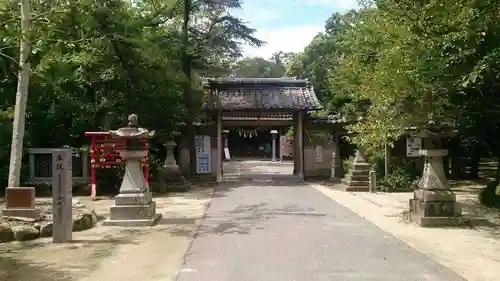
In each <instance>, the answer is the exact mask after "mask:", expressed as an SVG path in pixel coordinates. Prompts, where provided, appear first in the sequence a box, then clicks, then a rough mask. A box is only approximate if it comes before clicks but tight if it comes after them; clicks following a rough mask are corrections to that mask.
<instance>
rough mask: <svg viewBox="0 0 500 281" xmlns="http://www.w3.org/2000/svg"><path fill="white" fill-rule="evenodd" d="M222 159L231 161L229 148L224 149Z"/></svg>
mask: <svg viewBox="0 0 500 281" xmlns="http://www.w3.org/2000/svg"><path fill="white" fill-rule="evenodd" d="M224 159H226V160H231V154H229V148H227V147H224Z"/></svg>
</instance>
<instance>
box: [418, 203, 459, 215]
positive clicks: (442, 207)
mask: <svg viewBox="0 0 500 281" xmlns="http://www.w3.org/2000/svg"><path fill="white" fill-rule="evenodd" d="M409 205H410V212H411V213H415V214H420V215H421V216H423V217H458V216H461V215H462V207H461V206H460V203H458V202H454V201H431V202H424V201H421V200H418V199H410V202H409Z"/></svg>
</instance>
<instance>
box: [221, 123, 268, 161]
mask: <svg viewBox="0 0 500 281" xmlns="http://www.w3.org/2000/svg"><path fill="white" fill-rule="evenodd" d="M272 141H273V139H272V136H271V133H270V129H269V128H252V127H243V128H238V129H231V130H229V134H228V147H229V151H230V152H231V155H232V157H234V158H256V159H262V158H269V159H271V158H272Z"/></svg>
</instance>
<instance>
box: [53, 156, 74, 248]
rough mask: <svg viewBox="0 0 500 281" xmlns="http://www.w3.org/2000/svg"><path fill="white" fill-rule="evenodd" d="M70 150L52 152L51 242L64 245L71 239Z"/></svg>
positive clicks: (71, 183)
mask: <svg viewBox="0 0 500 281" xmlns="http://www.w3.org/2000/svg"><path fill="white" fill-rule="evenodd" d="M72 158H73V152H72V151H71V148H61V149H54V150H53V152H52V208H53V209H52V222H53V229H52V242H54V243H66V242H69V241H71V240H72V238H73V214H72V212H73V210H72V203H71V200H72V195H73V191H72V188H73V187H72V186H73V182H72V181H73V178H72Z"/></svg>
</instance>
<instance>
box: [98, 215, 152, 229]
mask: <svg viewBox="0 0 500 281" xmlns="http://www.w3.org/2000/svg"><path fill="white" fill-rule="evenodd" d="M161 217H162V216H161V214H154V215H153V216H152V217H151V218H144V219H128V220H127V219H122V220H111V219H107V220H105V221H103V222H102V225H105V226H123V227H141V226H154V225H156V224H157V223H158V221H159V220H160V219H161Z"/></svg>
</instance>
